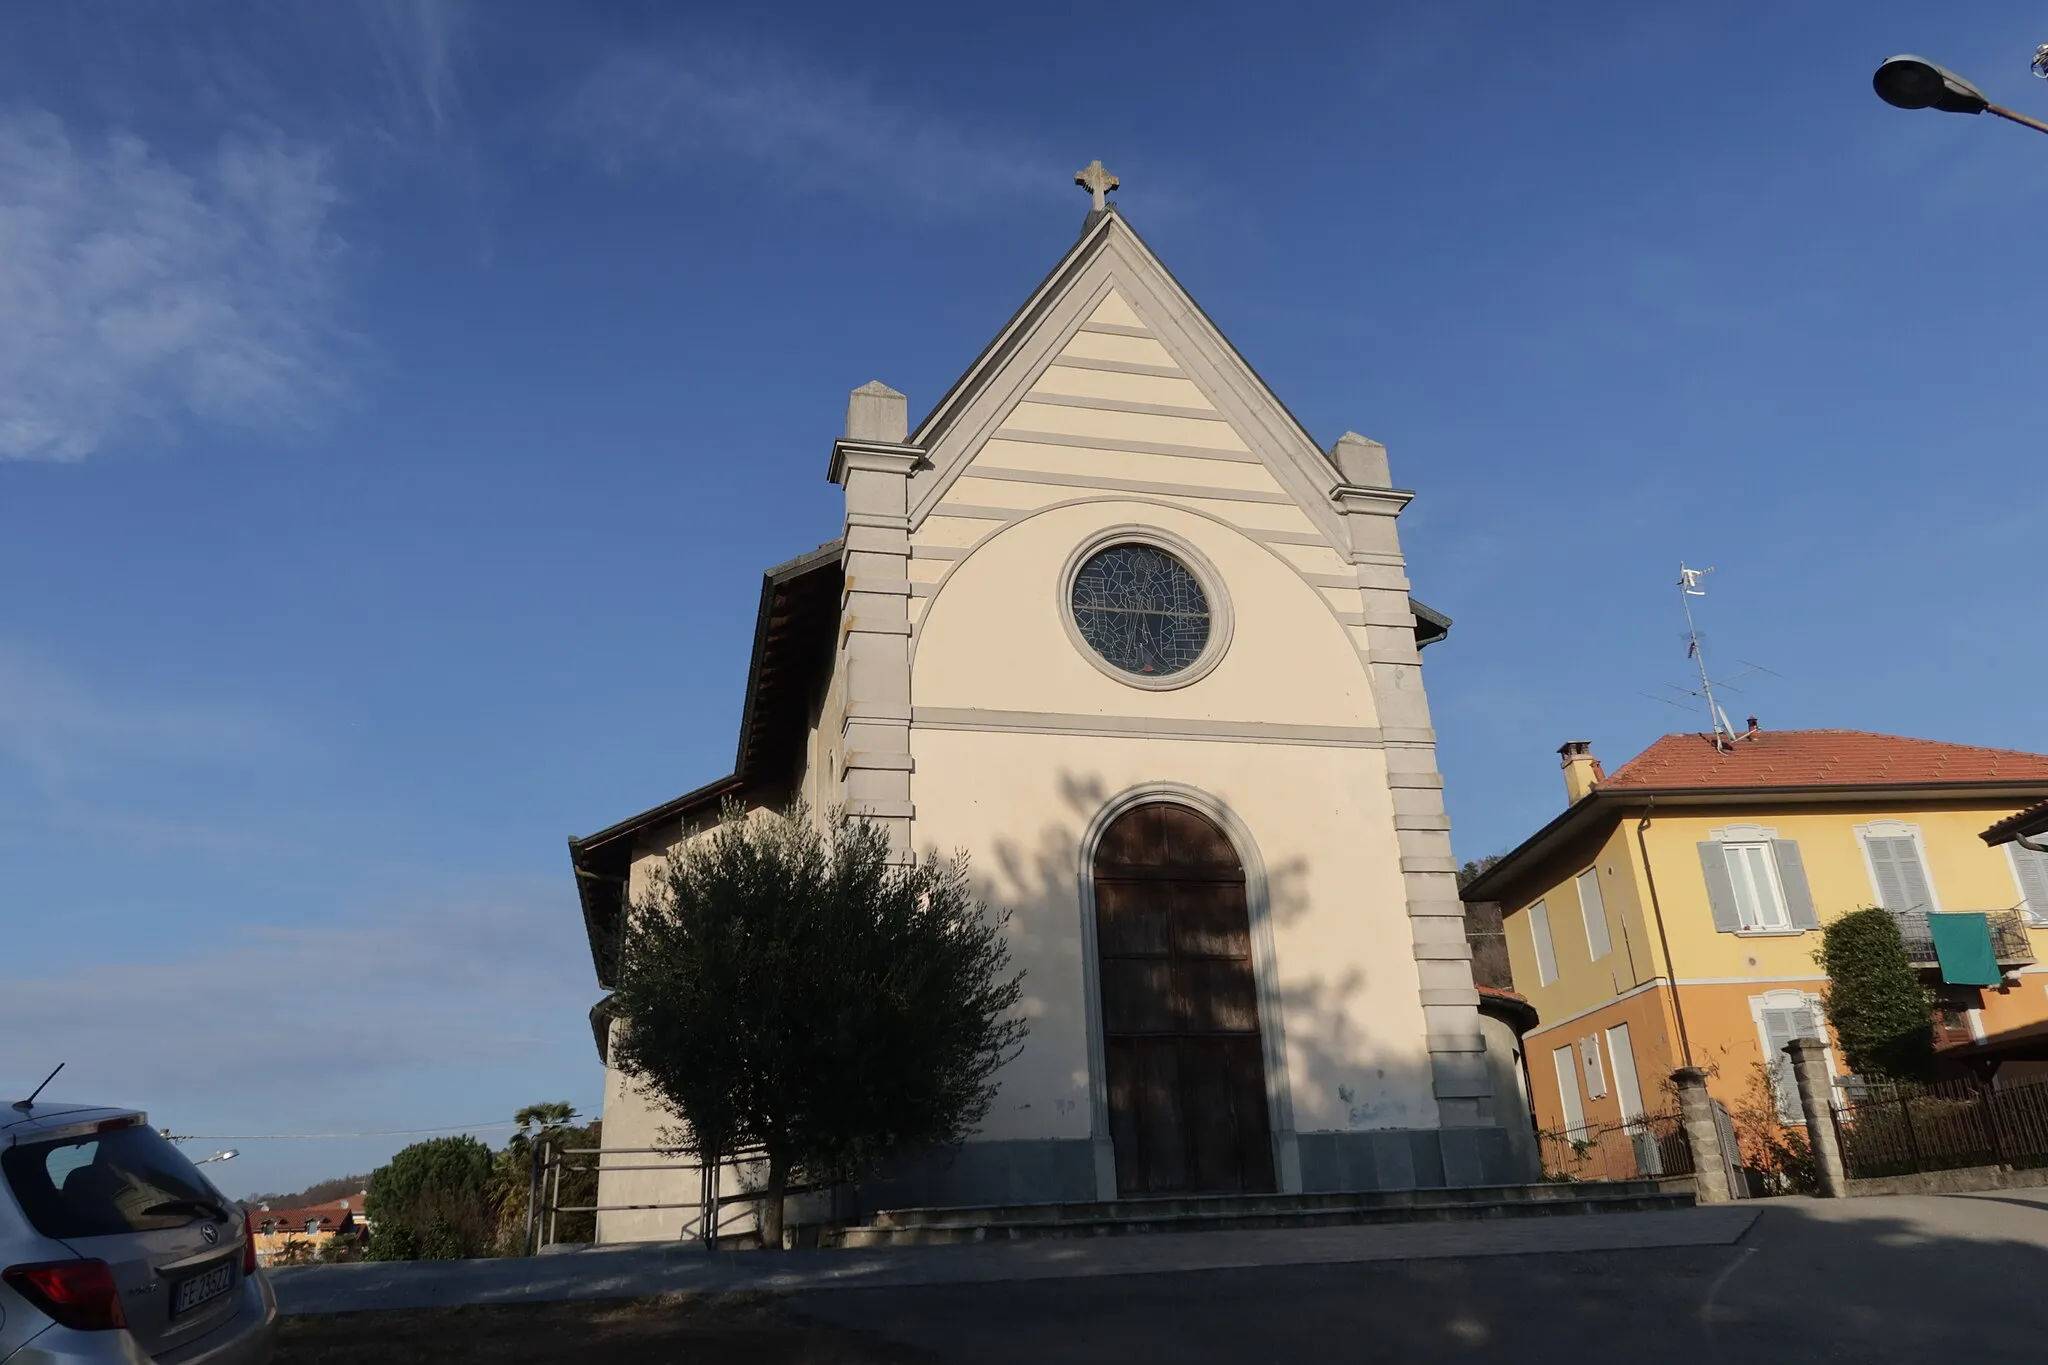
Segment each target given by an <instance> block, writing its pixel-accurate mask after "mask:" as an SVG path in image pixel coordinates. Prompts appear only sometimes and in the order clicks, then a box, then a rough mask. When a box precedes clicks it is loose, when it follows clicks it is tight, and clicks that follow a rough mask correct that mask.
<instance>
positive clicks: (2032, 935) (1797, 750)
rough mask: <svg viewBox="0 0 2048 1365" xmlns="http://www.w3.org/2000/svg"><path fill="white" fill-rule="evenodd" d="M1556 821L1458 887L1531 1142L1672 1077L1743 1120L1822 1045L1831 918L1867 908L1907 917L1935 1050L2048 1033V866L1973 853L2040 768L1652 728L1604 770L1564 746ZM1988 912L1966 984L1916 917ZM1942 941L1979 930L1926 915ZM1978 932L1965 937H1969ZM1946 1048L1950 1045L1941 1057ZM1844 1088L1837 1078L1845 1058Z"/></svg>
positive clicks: (1833, 734) (2034, 785) (1639, 1111)
mask: <svg viewBox="0 0 2048 1365" xmlns="http://www.w3.org/2000/svg"><path fill="white" fill-rule="evenodd" d="M1559 752H1560V754H1561V755H1562V756H1563V766H1564V776H1565V788H1566V794H1567V797H1568V799H1569V804H1568V806H1567V808H1566V809H1565V811H1564V813H1563V814H1561V815H1559V816H1558V817H1557V818H1556V819H1554V820H1552V821H1551V822H1550V823H1549V824H1547V825H1545V826H1544V827H1543V828H1542V829H1540V830H1538V831H1537V832H1536V833H1535V834H1533V835H1531V836H1530V837H1529V838H1528V839H1527V840H1525V841H1524V842H1523V843H1522V844H1521V845H1520V846H1519V847H1517V848H1516V849H1514V851H1512V852H1511V853H1509V854H1507V855H1506V856H1505V857H1504V858H1503V859H1501V861H1500V862H1499V863H1497V864H1496V865H1495V866H1494V867H1492V868H1491V869H1489V870H1488V871H1487V872H1486V873H1484V874H1483V875H1482V876H1480V877H1478V878H1477V879H1475V880H1474V881H1473V882H1472V883H1471V884H1470V885H1468V886H1467V887H1466V888H1465V890H1464V892H1463V895H1464V897H1465V899H1466V900H1467V901H1468V902H1480V901H1497V902H1499V903H1500V905H1501V908H1502V910H1503V911H1504V912H1505V928H1506V935H1507V944H1508V955H1509V960H1510V962H1511V963H1512V965H1513V970H1514V980H1515V987H1516V989H1517V990H1518V991H1520V992H1521V993H1522V994H1523V995H1525V996H1526V997H1528V999H1529V1001H1530V1003H1531V1004H1533V1005H1534V1006H1535V1007H1536V1010H1537V1012H1538V1014H1539V1015H1540V1022H1539V1024H1538V1025H1537V1027H1535V1028H1534V1029H1532V1030H1530V1032H1529V1033H1528V1035H1527V1037H1526V1039H1525V1049H1526V1051H1525V1055H1526V1057H1527V1058H1528V1065H1529V1071H1530V1081H1531V1085H1530V1089H1531V1093H1532V1098H1533V1102H1534V1107H1535V1111H1536V1120H1537V1124H1538V1126H1539V1127H1540V1128H1543V1129H1545V1130H1548V1131H1561V1132H1565V1133H1568V1134H1572V1135H1574V1136H1585V1135H1589V1134H1591V1133H1594V1132H1597V1131H1600V1130H1604V1129H1608V1128H1611V1127H1612V1126H1614V1125H1619V1124H1626V1123H1632V1122H1633V1121H1634V1120H1636V1119H1638V1118H1641V1117H1643V1116H1644V1115H1645V1114H1651V1115H1654V1114H1658V1113H1660V1112H1663V1111H1665V1110H1668V1109H1670V1108H1671V1107H1672V1106H1671V1104H1670V1102H1669V1101H1668V1099H1666V1097H1665V1096H1664V1094H1663V1091H1662V1087H1663V1085H1664V1083H1665V1081H1666V1080H1667V1078H1668V1077H1669V1076H1670V1075H1671V1073H1672V1071H1673V1070H1675V1069H1677V1068H1678V1067H1680V1066H1687V1065H1691V1066H1699V1067H1702V1068H1705V1069H1707V1070H1708V1071H1709V1073H1710V1079H1709V1082H1708V1087H1709V1090H1710V1091H1711V1092H1712V1093H1713V1094H1714V1096H1715V1098H1717V1099H1719V1100H1721V1101H1722V1102H1724V1103H1726V1104H1728V1105H1730V1106H1731V1107H1733V1106H1740V1105H1742V1104H1744V1103H1745V1102H1746V1101H1747V1100H1748V1099H1749V1098H1750V1096H1751V1095H1752V1094H1754V1093H1756V1088H1757V1086H1758V1082H1759V1077H1760V1074H1761V1073H1760V1072H1759V1071H1758V1067H1759V1066H1760V1065H1762V1064H1765V1063H1766V1062H1767V1060H1768V1062H1769V1063H1770V1064H1771V1068H1772V1072H1773V1075H1772V1078H1771V1079H1772V1081H1773V1082H1774V1084H1773V1085H1772V1087H1771V1089H1772V1090H1773V1091H1774V1092H1775V1093H1774V1095H1773V1096H1772V1098H1774V1099H1775V1101H1776V1105H1777V1109H1778V1112H1779V1116H1780V1118H1781V1119H1782V1120H1783V1121H1784V1122H1786V1123H1798V1122H1800V1118H1799V1106H1798V1100H1797V1097H1796V1096H1795V1095H1794V1094H1793V1093H1792V1090H1791V1086H1790V1083H1789V1082H1790V1077H1789V1072H1788V1071H1787V1070H1786V1067H1785V1063H1784V1062H1783V1060H1782V1053H1781V1051H1780V1050H1781V1049H1782V1047H1783V1045H1784V1044H1785V1043H1786V1042H1787V1041H1789V1040H1790V1039H1792V1038H1795V1037H1799V1036H1803V1035H1812V1036H1821V1037H1827V1036H1828V1035H1827V1034H1826V1032H1825V1031H1824V1030H1825V1024H1824V1022H1823V1020H1824V1016H1823V1013H1822V1009H1821V992H1822V990H1823V988H1824V987H1825V986H1826V984H1827V982H1826V978H1825V977H1824V976H1822V975H1821V972H1820V968H1819V967H1818V966H1817V965H1816V962H1815V954H1816V951H1817V950H1818V948H1819V947H1820V941H1821V939H1820V934H1819V933H1818V932H1817V931H1818V929H1819V928H1820V926H1821V925H1823V924H1825V923H1827V922H1828V921H1830V920H1832V919H1834V918H1835V917H1837V916H1839V915H1842V914H1846V913H1847V912H1849V911H1851V910H1855V909H1858V908H1860V907H1863V906H1872V905H1876V906H1882V907H1884V908H1885V909H1887V910H1890V911H1892V912H1893V913H1894V914H1895V915H1897V916H1898V918H1899V921H1900V928H1901V930H1902V933H1903V935H1904V937H1905V939H1906V942H1907V948H1908V952H1909V954H1910V955H1911V956H1912V957H1913V959H1914V962H1915V965H1916V966H1918V967H1919V968H1920V969H1921V973H1922V977H1923V979H1924V980H1926V981H1927V982H1928V984H1929V985H1930V986H1931V987H1933V988H1934V989H1935V991H1936V995H1937V999H1938V1001H1939V1007H1938V1009H1937V1011H1936V1014H1937V1018H1936V1041H1937V1045H1939V1046H1942V1047H1944V1048H1952V1049H1967V1048H1969V1047H1970V1046H1972V1043H1973V1040H1976V1039H1981V1038H1983V1037H1985V1036H1986V1035H1987V1034H2000V1033H2005V1032H2007V1031H2009V1030H2012V1029H2014V1028H2019V1027H2024V1026H2025V1025H2028V1024H2034V1023H2039V1022H2041V1021H2043V1020H2048V965H2043V959H2044V958H2048V855H2044V854H2042V853H2039V852H2037V851H2034V850H2032V849H2028V848H2026V847H2025V846H2024V845H2022V844H2020V843H2018V842H2009V843H2006V844H2002V845H1987V843H1986V842H1985V839H1984V837H1982V834H1983V831H1984V829H1985V827H1986V825H1987V823H1991V822H1995V821H1999V820H2003V819H2005V818H2007V817H2009V816H2011V815H2012V814H2013V813H2015V812H2017V811H2020V810H2022V809H2024V808H2026V807H2028V806H2030V805H2033V804H2035V803H2037V802H2040V801H2041V800H2042V798H2043V797H2044V796H2048V756H2044V755H2040V754H2027V753H2016V752H2012V751H2009V750H2002V749H1984V748H1975V747H1971V746H1968V745H1961V744H1943V743H1937V742H1933V741H1929V740H1919V739H1905V738H1901V737H1898V736H1894V735H1878V734H1869V733H1865V732H1862V731H1854V730H1798V731H1777V732H1773V731H1765V730H1759V729H1756V728H1755V726H1754V723H1752V726H1751V729H1750V731H1749V732H1748V733H1747V734H1744V735H1740V736H1737V737H1735V738H1733V739H1722V740H1720V741H1719V742H1718V743H1717V741H1716V738H1715V737H1714V736H1712V735H1697V734H1682V735H1666V736H1664V737H1663V738H1662V739H1660V740H1658V741H1657V742H1656V743H1655V744H1653V745H1651V746H1650V747H1649V748H1648V749H1646V750H1644V751H1643V752H1642V753H1641V754H1639V755H1637V756H1636V758H1635V759H1634V760H1632V761H1631V762H1630V763H1628V764H1627V765H1626V766H1624V767H1623V768H1621V769H1620V770H1619V771H1618V772H1616V773H1615V774H1614V775H1613V776H1612V777H1608V776H1606V775H1605V774H1604V773H1603V772H1602V771H1601V767H1600V763H1599V761H1598V760H1597V759H1596V758H1594V757H1593V755H1592V753H1591V752H1590V748H1589V746H1588V745H1587V744H1586V743H1584V742H1574V743H1570V744H1567V745H1565V746H1564V747H1563V748H1562V749H1561V750H1559ZM1956 912H1980V913H1983V914H1985V916H1986V919H1985V921H1984V924H1985V930H1986V932H1988V934H1989V937H1990V939H1991V948H1992V955H1993V957H1994V958H1995V960H1996V964H1997V967H1996V970H1995V971H1991V972H1989V973H1988V974H1989V975H1991V976H1996V977H1997V978H1998V979H1997V981H1996V982H1995V983H1990V984H1983V985H1972V984H1959V983H1958V982H1957V981H1956V980H1955V979H1954V978H1957V977H1960V976H1967V975H1969V973H1967V972H1964V971H1963V970H1962V969H1961V967H1960V965H1959V962H1960V960H1959V959H1955V958H1952V959H1951V961H1950V963H1949V965H1948V967H1947V968H1946V969H1945V968H1944V966H1943V964H1942V962H1940V961H1939V960H1938V959H1937V954H1936V952H1935V949H1934V947H1933V936H1932V933H1931V931H1930V920H1929V916H1930V915H1935V916H1940V915H1942V914H1954V913H1956ZM1937 922H1938V923H1939V924H1940V926H1941V928H1942V929H1943V930H1944V931H1945V932H1944V939H1946V937H1947V934H1946V931H1948V930H1949V929H1951V928H1955V927H1958V926H1971V927H1972V928H1973V925H1974V922H1973V921H1964V920H1954V921H1937ZM1973 932H1974V929H1973ZM1952 1055H1953V1054H1952ZM1835 1068H1836V1071H1837V1073H1838V1074H1839V1073H1840V1072H1842V1071H1843V1070H1844V1068H1843V1066H1842V1064H1841V1062H1840V1061H1839V1060H1836V1062H1835Z"/></svg>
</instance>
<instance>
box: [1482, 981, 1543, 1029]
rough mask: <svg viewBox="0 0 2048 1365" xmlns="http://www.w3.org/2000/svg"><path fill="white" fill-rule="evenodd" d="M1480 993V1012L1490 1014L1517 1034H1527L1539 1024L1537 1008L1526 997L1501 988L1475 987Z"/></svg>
mask: <svg viewBox="0 0 2048 1365" xmlns="http://www.w3.org/2000/svg"><path fill="white" fill-rule="evenodd" d="M1473 989H1474V990H1476V991H1478V992H1479V1012H1480V1013H1481V1014H1489V1015H1492V1016H1493V1017H1494V1018H1496V1019H1498V1020H1500V1021H1501V1022H1502V1023H1504V1024H1506V1025H1507V1026H1508V1027H1509V1028H1511V1029H1513V1030H1514V1031H1515V1032H1516V1033H1517V1034H1523V1033H1527V1032H1528V1031H1529V1030H1530V1029H1532V1028H1535V1027H1536V1024H1537V1022H1538V1020H1537V1014H1536V1007H1535V1006H1534V1005H1532V1004H1530V1003H1529V1001H1528V999H1527V998H1526V997H1524V996H1521V995H1518V994H1516V993H1515V992H1514V991H1509V990H1502V989H1501V988H1500V987H1499V986H1474V987H1473Z"/></svg>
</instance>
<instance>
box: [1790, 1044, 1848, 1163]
mask: <svg viewBox="0 0 2048 1365" xmlns="http://www.w3.org/2000/svg"><path fill="white" fill-rule="evenodd" d="M1785 1054H1786V1055H1787V1056H1789V1057H1790V1058H1791V1059H1792V1077H1793V1079H1794V1080H1795V1081H1796V1082H1797V1083H1798V1085H1799V1108H1800V1112H1801V1113H1803V1114H1804V1115H1805V1116H1806V1141H1807V1143H1808V1144H1809V1145H1811V1147H1812V1148H1813V1168H1814V1170H1815V1172H1816V1173H1818V1175H1819V1176H1820V1192H1821V1193H1822V1194H1824V1195H1826V1196H1827V1197H1828V1198H1830V1199H1840V1198H1842V1197H1843V1196H1844V1195H1846V1194H1848V1193H1849V1176H1848V1172H1847V1171H1845V1170H1844V1169H1843V1167H1842V1145H1841V1143H1840V1142H1838V1141H1836V1134H1835V1077H1834V1073H1833V1072H1831V1071H1830V1070H1828V1045H1827V1044H1826V1043H1824V1042H1822V1041H1821V1040H1820V1039H1818V1038H1794V1039H1793V1040H1792V1041H1791V1042H1789V1043H1787V1044H1786V1045H1785Z"/></svg>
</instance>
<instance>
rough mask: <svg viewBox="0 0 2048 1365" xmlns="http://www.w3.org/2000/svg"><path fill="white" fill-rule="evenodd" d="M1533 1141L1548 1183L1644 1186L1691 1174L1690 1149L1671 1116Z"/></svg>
mask: <svg viewBox="0 0 2048 1365" xmlns="http://www.w3.org/2000/svg"><path fill="white" fill-rule="evenodd" d="M1536 1140H1537V1142H1538V1143H1539V1144H1540V1146H1541V1147H1542V1151H1543V1175H1544V1178H1545V1179H1548V1180H1647V1179H1654V1178H1656V1177H1658V1176H1666V1175H1691V1174H1692V1170H1693V1166H1692V1145H1691V1144H1690V1143H1688V1142H1687V1141H1686V1140H1685V1127H1684V1125H1683V1124H1681V1123H1680V1122H1679V1120H1678V1115H1677V1114H1675V1113H1672V1114H1649V1115H1645V1116H1644V1117H1642V1118H1639V1119H1634V1120H1631V1121H1630V1122H1627V1123H1610V1124H1588V1125H1584V1126H1581V1127H1578V1128H1571V1129H1564V1130H1561V1131H1556V1132H1542V1133H1538V1134H1537V1135H1536Z"/></svg>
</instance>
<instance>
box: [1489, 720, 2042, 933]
mask: <svg viewBox="0 0 2048 1365" xmlns="http://www.w3.org/2000/svg"><path fill="white" fill-rule="evenodd" d="M1907 791H1917V792H1923V793H1926V794H1929V795H1953V796H1963V795H1983V796H1996V795H2005V796H2012V797H2017V798H2020V799H2028V800H2031V799H2035V798H2038V797H2040V796H2042V795H2044V794H2048V754H2030V753H2024V752H2021V751H2020V750H2017V749H1986V748H1981V747H1979V746H1977V745H1974V744H1949V743H1945V742H1943V741H1941V740H1933V739H1909V738H1907V737H1906V736H1903V735H1880V734H1873V733H1871V732H1870V731H1868V730H1752V731H1750V732H1749V733H1747V734H1744V735H1741V736H1738V737H1737V738H1735V739H1734V740H1731V741H1724V742H1723V747H1720V748H1717V747H1716V746H1715V744H1714V737H1713V736H1712V735H1705V734H1682V735H1665V736H1664V737H1663V738H1662V739H1660V740H1658V741H1657V742H1656V743H1654V744H1652V745H1651V746H1650V747H1649V748H1647V749H1645V750H1643V751H1642V752H1641V753H1640V754H1637V755H1636V756H1635V757H1634V758H1632V759H1630V760H1629V761H1628V762H1627V763H1625V764H1623V765H1622V766H1621V767H1620V768H1619V769H1617V770H1616V771H1615V772H1614V773H1613V774H1612V775H1610V776H1609V777H1607V778H1605V779H1604V780H1602V781H1601V783H1600V784H1599V785H1598V786H1597V787H1595V788H1594V789H1593V791H1592V793H1591V795H1588V796H1586V797H1584V798H1582V799H1581V800H1578V801H1575V802H1573V803H1572V804H1571V805H1569V806H1567V807H1566V808H1565V809H1564V810H1563V812H1561V813H1560V814H1559V815H1558V816H1557V817H1556V818H1555V819H1553V820H1551V821H1550V823H1549V824H1547V825H1545V826H1544V827H1543V828H1542V829H1539V830H1537V831H1536V832H1535V833H1534V834H1532V835H1530V836H1529V837H1528V838H1527V839H1525V840H1523V841H1522V842H1521V844H1519V845H1518V846H1517V847H1516V848H1515V849H1514V851H1513V852H1511V853H1509V854H1508V855H1507V856H1506V857H1504V858H1502V859H1501V860H1500V861H1499V862H1498V863H1496V864H1494V865H1493V866H1492V867H1491V868H1488V869H1487V870H1486V871H1485V872H1484V873H1482V874H1480V875H1479V876H1478V877H1475V878H1473V879H1472V881H1471V882H1469V883H1468V884H1467V885H1466V886H1465V888H1464V889H1463V890H1462V891H1461V892H1459V894H1460V895H1461V896H1462V897H1463V898H1464V899H1465V900H1467V901H1490V900H1498V901H1501V902H1502V903H1503V909H1505V910H1506V911H1507V912H1508V913H1510V914H1512V913H1514V911H1515V909H1516V906H1515V904H1514V897H1512V896H1511V895H1507V894H1505V893H1506V892H1508V891H1511V890H1512V889H1513V887H1514V886H1515V884H1516V881H1517V879H1518V878H1519V877H1520V876H1521V875H1522V874H1523V873H1524V872H1525V871H1527V870H1529V869H1530V867H1531V865H1532V864H1533V863H1534V862H1536V861H1537V860H1539V859H1541V858H1543V857H1545V856H1546V855H1548V854H1549V853H1550V852H1551V851H1552V850H1553V849H1557V848H1559V847H1560V846H1562V845H1563V844H1565V843H1566V842H1568V841H1570V840H1573V839H1576V838H1578V837H1579V836H1580V835H1582V834H1586V833H1587V832H1589V831H1590V830H1593V829H1595V828H1606V827H1607V824H1608V822H1610V821H1613V820H1616V819H1619V818H1620V817H1621V815H1622V813H1623V812H1625V811H1640V810H1643V809H1645V808H1646V807H1647V806H1649V805H1651V804H1655V805H1656V806H1657V807H1658V808H1659V809H1663V808H1664V807H1666V806H1671V805H1687V804H1690V805H1700V804H1707V803H1713V804H1724V805H1725V804H1752V803H1768V802H1772V801H1782V800H1787V799H1793V800H1807V801H1813V800H1827V799H1840V798H1849V797H1853V796H1857V795H1862V794H1869V795H1879V794H1899V793H1904V792H1907ZM2018 818H2019V817H2014V819H2015V820H2017V819H2018ZM2010 823H2012V821H2002V822H2000V825H1994V826H1993V827H1992V830H1997V829H1999V828H2001V826H2003V825H2005V824H2010ZM2042 824H2043V825H2044V826H2048V817H2044V818H2043V820H2042ZM1985 838H1986V839H1991V838H1992V831H1990V830H1987V831H1986V832H1985ZM1994 842H1996V841H1995V840H1994Z"/></svg>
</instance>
